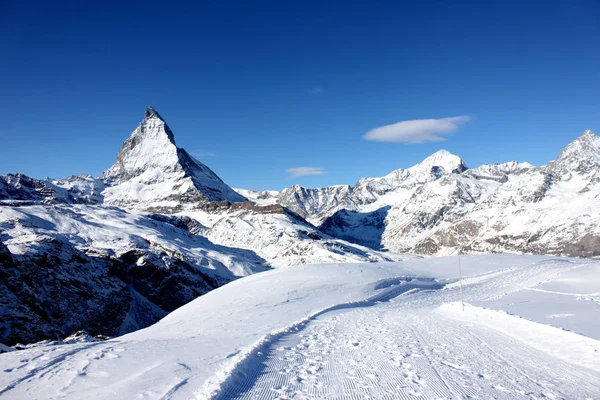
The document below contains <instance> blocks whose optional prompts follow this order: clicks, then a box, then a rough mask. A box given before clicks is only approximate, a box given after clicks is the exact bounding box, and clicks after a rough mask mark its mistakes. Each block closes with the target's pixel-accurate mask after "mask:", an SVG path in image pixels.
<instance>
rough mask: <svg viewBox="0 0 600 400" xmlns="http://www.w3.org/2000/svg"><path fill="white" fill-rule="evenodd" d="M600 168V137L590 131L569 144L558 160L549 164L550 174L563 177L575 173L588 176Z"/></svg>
mask: <svg viewBox="0 0 600 400" xmlns="http://www.w3.org/2000/svg"><path fill="white" fill-rule="evenodd" d="M598 167H600V137H598V136H596V134H595V133H594V132H592V131H591V130H589V129H588V130H586V131H584V132H583V134H582V135H581V136H579V137H578V138H577V139H575V140H574V141H572V142H571V143H569V144H568V145H567V147H565V148H564V149H563V151H562V152H561V153H560V155H559V156H558V158H557V159H556V160H554V161H551V162H550V163H549V164H548V169H549V170H550V172H552V173H554V174H556V175H558V176H563V177H567V176H570V174H571V173H573V172H577V173H581V174H587V173H589V172H591V171H592V170H594V169H597V168H598Z"/></svg>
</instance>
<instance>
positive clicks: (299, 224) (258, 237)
mask: <svg viewBox="0 0 600 400" xmlns="http://www.w3.org/2000/svg"><path fill="white" fill-rule="evenodd" d="M244 204H246V203H244ZM275 207H279V210H277V211H276V209H275ZM261 208H263V207H256V206H252V207H247V208H246V209H240V210H230V211H229V212H228V213H226V214H221V215H220V218H219V219H218V220H217V221H215V222H214V223H213V224H212V225H211V226H210V229H208V230H207V231H206V232H205V233H204V234H205V235H206V237H207V238H209V239H210V240H211V241H213V242H214V243H218V244H221V245H225V246H232V247H239V248H243V249H248V250H252V251H254V252H256V254H258V255H259V256H261V257H263V258H264V259H266V260H268V261H269V264H270V265H271V266H272V267H275V268H277V267H285V266H293V265H301V264H315V263H323V262H377V261H396V260H402V259H408V258H412V257H411V256H408V255H400V254H394V253H389V252H385V253H382V252H379V251H375V250H373V249H371V248H368V247H363V246H361V245H357V244H352V243H348V242H345V241H343V240H339V239H336V238H335V237H332V236H330V235H327V234H324V233H323V232H321V231H319V230H317V229H316V228H315V227H314V226H312V225H311V224H309V223H307V222H306V221H305V220H304V219H302V218H301V217H299V216H298V215H295V214H294V213H291V212H289V211H288V210H286V209H285V208H283V207H281V206H279V205H277V206H274V207H271V210H270V211H268V212H261ZM193 215H194V216H196V217H197V216H198V215H197V213H194V214H193Z"/></svg>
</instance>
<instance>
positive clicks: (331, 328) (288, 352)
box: [208, 262, 600, 400]
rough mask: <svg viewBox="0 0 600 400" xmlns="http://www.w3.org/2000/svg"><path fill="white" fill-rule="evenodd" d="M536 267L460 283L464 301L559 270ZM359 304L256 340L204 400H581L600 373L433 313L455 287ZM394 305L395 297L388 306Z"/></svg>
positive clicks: (430, 284)
mask: <svg viewBox="0 0 600 400" xmlns="http://www.w3.org/2000/svg"><path fill="white" fill-rule="evenodd" d="M568 270H569V268H565V267H564V264H562V262H540V263H534V264H532V265H528V266H525V267H519V268H513V269H510V270H505V271H501V272H494V273H490V274H487V275H483V276H479V277H475V278H471V279H469V280H466V282H463V283H464V285H465V287H464V288H463V290H464V296H465V299H466V300H467V301H468V300H469V299H494V298H498V297H502V296H504V295H506V294H507V293H512V292H514V291H518V290H522V289H524V288H529V287H535V286H537V285H539V284H541V283H544V282H546V281H549V280H551V279H554V278H556V277H557V276H558V275H560V274H561V273H563V272H565V271H568ZM377 287H378V288H380V289H384V290H383V291H382V293H380V294H379V295H377V296H375V297H373V298H371V299H369V300H366V301H364V302H357V303H348V304H342V305H337V306H333V307H330V308H328V309H325V310H323V311H321V312H319V313H317V314H315V315H313V316H311V317H310V318H307V319H306V320H304V321H302V322H300V323H297V324H295V325H293V326H291V327H289V328H288V329H285V330H282V331H280V332H278V333H276V334H273V335H271V336H270V337H267V338H265V339H264V340H263V341H262V342H261V343H260V345H258V346H256V347H254V349H253V350H252V351H250V352H248V353H247V355H246V356H245V357H244V358H243V359H242V360H241V361H240V362H239V363H238V364H237V365H236V366H235V367H234V368H233V370H232V371H231V373H230V374H229V375H228V376H227V378H226V379H225V380H224V381H223V382H222V384H221V386H220V390H218V391H217V392H213V394H212V396H208V397H209V398H213V399H219V400H224V399H240V400H249V399H258V400H263V399H264V400H267V399H280V400H285V399H323V398H327V399H348V400H354V399H370V398H373V399H417V398H421V399H463V398H465V399H487V398H495V399H542V398H548V399H561V398H564V399H575V398H577V399H584V398H598V397H600V374H598V373H597V372H595V371H592V370H587V369H585V368H580V367H577V366H574V365H572V364H569V363H566V362H562V361H560V360H557V359H556V358H553V357H551V356H549V355H547V354H546V353H543V352H541V351H538V350H535V349H533V348H531V347H529V346H527V345H525V344H523V343H520V342H519V341H517V340H515V339H512V338H510V337H508V336H505V335H502V334H501V333H498V332H495V331H492V330H490V329H486V328H484V327H480V326H473V325H469V324H466V323H461V322H460V321H456V320H453V319H450V318H446V317H443V316H441V315H439V314H437V313H435V312H434V311H433V310H434V309H435V308H436V307H438V306H439V305H441V304H444V303H446V302H454V301H456V300H457V298H458V290H459V287H458V285H457V284H456V283H451V284H449V285H447V286H445V287H442V285H440V284H438V283H437V282H435V281H418V280H416V281H411V279H410V278H399V279H397V280H388V281H385V282H380V283H379V284H378V286H377ZM398 296H402V297H400V298H398Z"/></svg>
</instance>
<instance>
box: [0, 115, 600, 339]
mask: <svg viewBox="0 0 600 400" xmlns="http://www.w3.org/2000/svg"><path fill="white" fill-rule="evenodd" d="M599 194H600V138H598V137H597V136H596V135H595V134H594V133H592V132H591V131H586V132H584V134H583V135H582V136H581V137H580V138H578V139H577V140H575V141H574V142H573V143H571V144H569V145H568V146H567V147H566V148H565V149H564V150H563V152H562V153H561V154H560V155H559V157H558V158H557V159H556V160H554V161H552V162H550V163H548V164H547V165H545V166H542V167H534V166H532V165H530V164H528V163H518V162H509V163H504V164H486V165H483V166H480V167H478V168H475V169H468V167H467V165H466V164H465V162H464V161H463V160H461V159H460V158H459V157H458V156H456V155H453V154H450V153H448V152H446V151H444V150H441V151H439V152H437V153H435V154H433V155H432V156H430V157H428V158H426V159H425V160H424V161H423V162H421V163H419V164H417V165H415V166H413V167H411V168H408V169H398V170H396V171H393V172H391V173H390V174H388V175H386V176H384V177H380V178H364V179H360V180H359V181H358V182H357V183H356V185H354V186H353V187H351V186H348V185H339V186H331V187H325V188H318V189H309V188H304V187H302V186H298V185H294V186H292V187H290V188H287V189H285V190H283V191H281V192H277V191H261V192H257V191H252V190H244V189H232V188H231V187H230V186H228V185H227V184H226V183H224V182H223V181H222V180H221V179H220V178H219V177H218V176H217V175H216V174H215V173H214V172H213V171H212V170H211V169H210V168H208V167H207V166H206V165H204V164H202V163H201V162H199V161H198V160H196V159H194V158H193V157H192V156H190V154H189V153H187V152H186V151H185V150H184V149H181V148H178V147H177V146H176V144H175V138H174V135H173V132H172V131H171V129H170V128H169V127H168V125H167V124H166V123H165V121H164V119H163V118H162V117H161V116H160V115H159V114H158V112H156V110H154V109H153V108H152V107H150V108H149V109H148V110H147V111H146V113H145V115H144V119H143V121H142V122H141V123H140V125H139V126H138V127H137V128H136V129H135V130H134V132H133V133H132V134H131V136H130V137H129V138H128V139H127V140H126V141H125V142H124V143H123V146H122V147H121V150H120V151H119V153H118V156H117V160H116V162H115V163H114V165H113V166H112V167H110V168H109V169H108V170H107V171H105V172H104V173H103V174H102V175H101V176H100V177H98V178H94V177H92V176H89V175H79V176H71V177H68V178H65V179H46V180H38V179H34V178H30V177H27V176H25V175H23V174H15V175H13V174H9V175H4V176H0V267H1V268H0V320H1V321H2V323H0V342H2V343H5V344H14V343H17V342H33V341H37V340H41V339H56V338H62V337H65V336H68V335H69V334H71V333H73V332H76V331H78V330H82V329H85V330H87V331H88V332H89V333H90V334H94V335H96V334H102V335H111V336H112V335H117V334H123V333H127V332H130V331H133V330H136V329H139V328H141V327H145V326H148V325H149V324H152V323H154V322H156V321H157V320H158V319H160V318H162V317H163V316H164V315H166V314H167V313H168V312H170V311H172V310H174V309H175V308H177V307H179V306H181V305H183V304H185V303H187V302H189V301H191V300H192V299H194V298H195V297H197V296H200V295H202V294H204V293H206V292H208V291H210V290H212V289H214V288H216V287H218V286H220V285H223V284H224V283H227V282H230V281H231V280H233V279H236V278H238V277H241V276H245V275H248V274H253V273H255V272H260V271H264V270H266V269H269V268H273V267H275V268H276V267H282V266H289V265H298V264H305V263H325V262H349V261H353V262H372V261H392V260H398V259H402V258H409V257H413V256H411V255H408V254H414V255H442V254H455V253H457V252H465V253H473V252H511V253H535V254H552V255H566V256H574V257H599V256H600V226H599V223H600V218H599V216H600V212H599V209H598V207H597V206H596V204H598V196H599ZM400 253H403V254H400ZM407 253H408V254H407Z"/></svg>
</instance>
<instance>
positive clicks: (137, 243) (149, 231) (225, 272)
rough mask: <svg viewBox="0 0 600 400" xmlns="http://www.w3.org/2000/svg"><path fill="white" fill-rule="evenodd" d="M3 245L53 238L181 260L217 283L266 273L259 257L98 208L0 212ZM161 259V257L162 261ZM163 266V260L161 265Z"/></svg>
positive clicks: (89, 248) (21, 246) (20, 248)
mask: <svg viewBox="0 0 600 400" xmlns="http://www.w3.org/2000/svg"><path fill="white" fill-rule="evenodd" d="M0 228H2V234H3V242H4V244H6V246H7V247H8V249H9V250H10V252H11V253H13V254H15V255H22V254H25V253H26V252H27V251H28V247H29V246H32V245H35V243H38V242H40V241H42V239H43V238H44V237H51V238H55V239H57V240H61V241H68V242H70V243H72V244H73V245H74V246H75V247H76V248H78V249H80V250H83V251H86V252H91V253H97V254H106V255H115V256H119V255H121V254H123V253H125V252H127V251H130V250H132V249H134V248H138V249H147V250H149V251H151V252H153V253H156V254H158V255H160V253H162V252H164V251H167V252H169V253H171V254H177V255H178V256H179V257H181V258H182V259H184V260H187V261H189V262H190V263H192V264H194V265H198V267H199V268H200V269H201V270H203V271H204V272H205V273H208V274H210V275H211V276H215V277H222V278H226V279H235V278H236V277H239V276H245V275H249V274H252V273H254V272H257V271H262V270H264V269H265V267H264V266H263V267H258V266H257V265H258V264H260V263H261V259H260V258H259V257H256V256H255V257H254V258H252V257H251V256H252V254H251V253H249V252H247V251H243V250H239V249H232V248H225V247H222V246H218V245H215V244H213V243H211V242H210V241H208V240H207V239H206V238H204V237H202V236H197V235H190V234H188V233H187V232H185V231H182V230H181V229H176V228H175V227H173V226H171V225H169V224H166V223H159V222H158V221H155V220H153V219H151V218H149V217H148V216H147V215H145V214H144V213H138V212H134V211H131V212H127V211H124V210H120V209H118V208H111V207H103V206H95V205H55V206H52V207H49V206H42V205H37V206H25V207H8V206H4V207H0ZM158 255H157V257H158ZM157 262H160V259H159V260H157Z"/></svg>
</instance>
